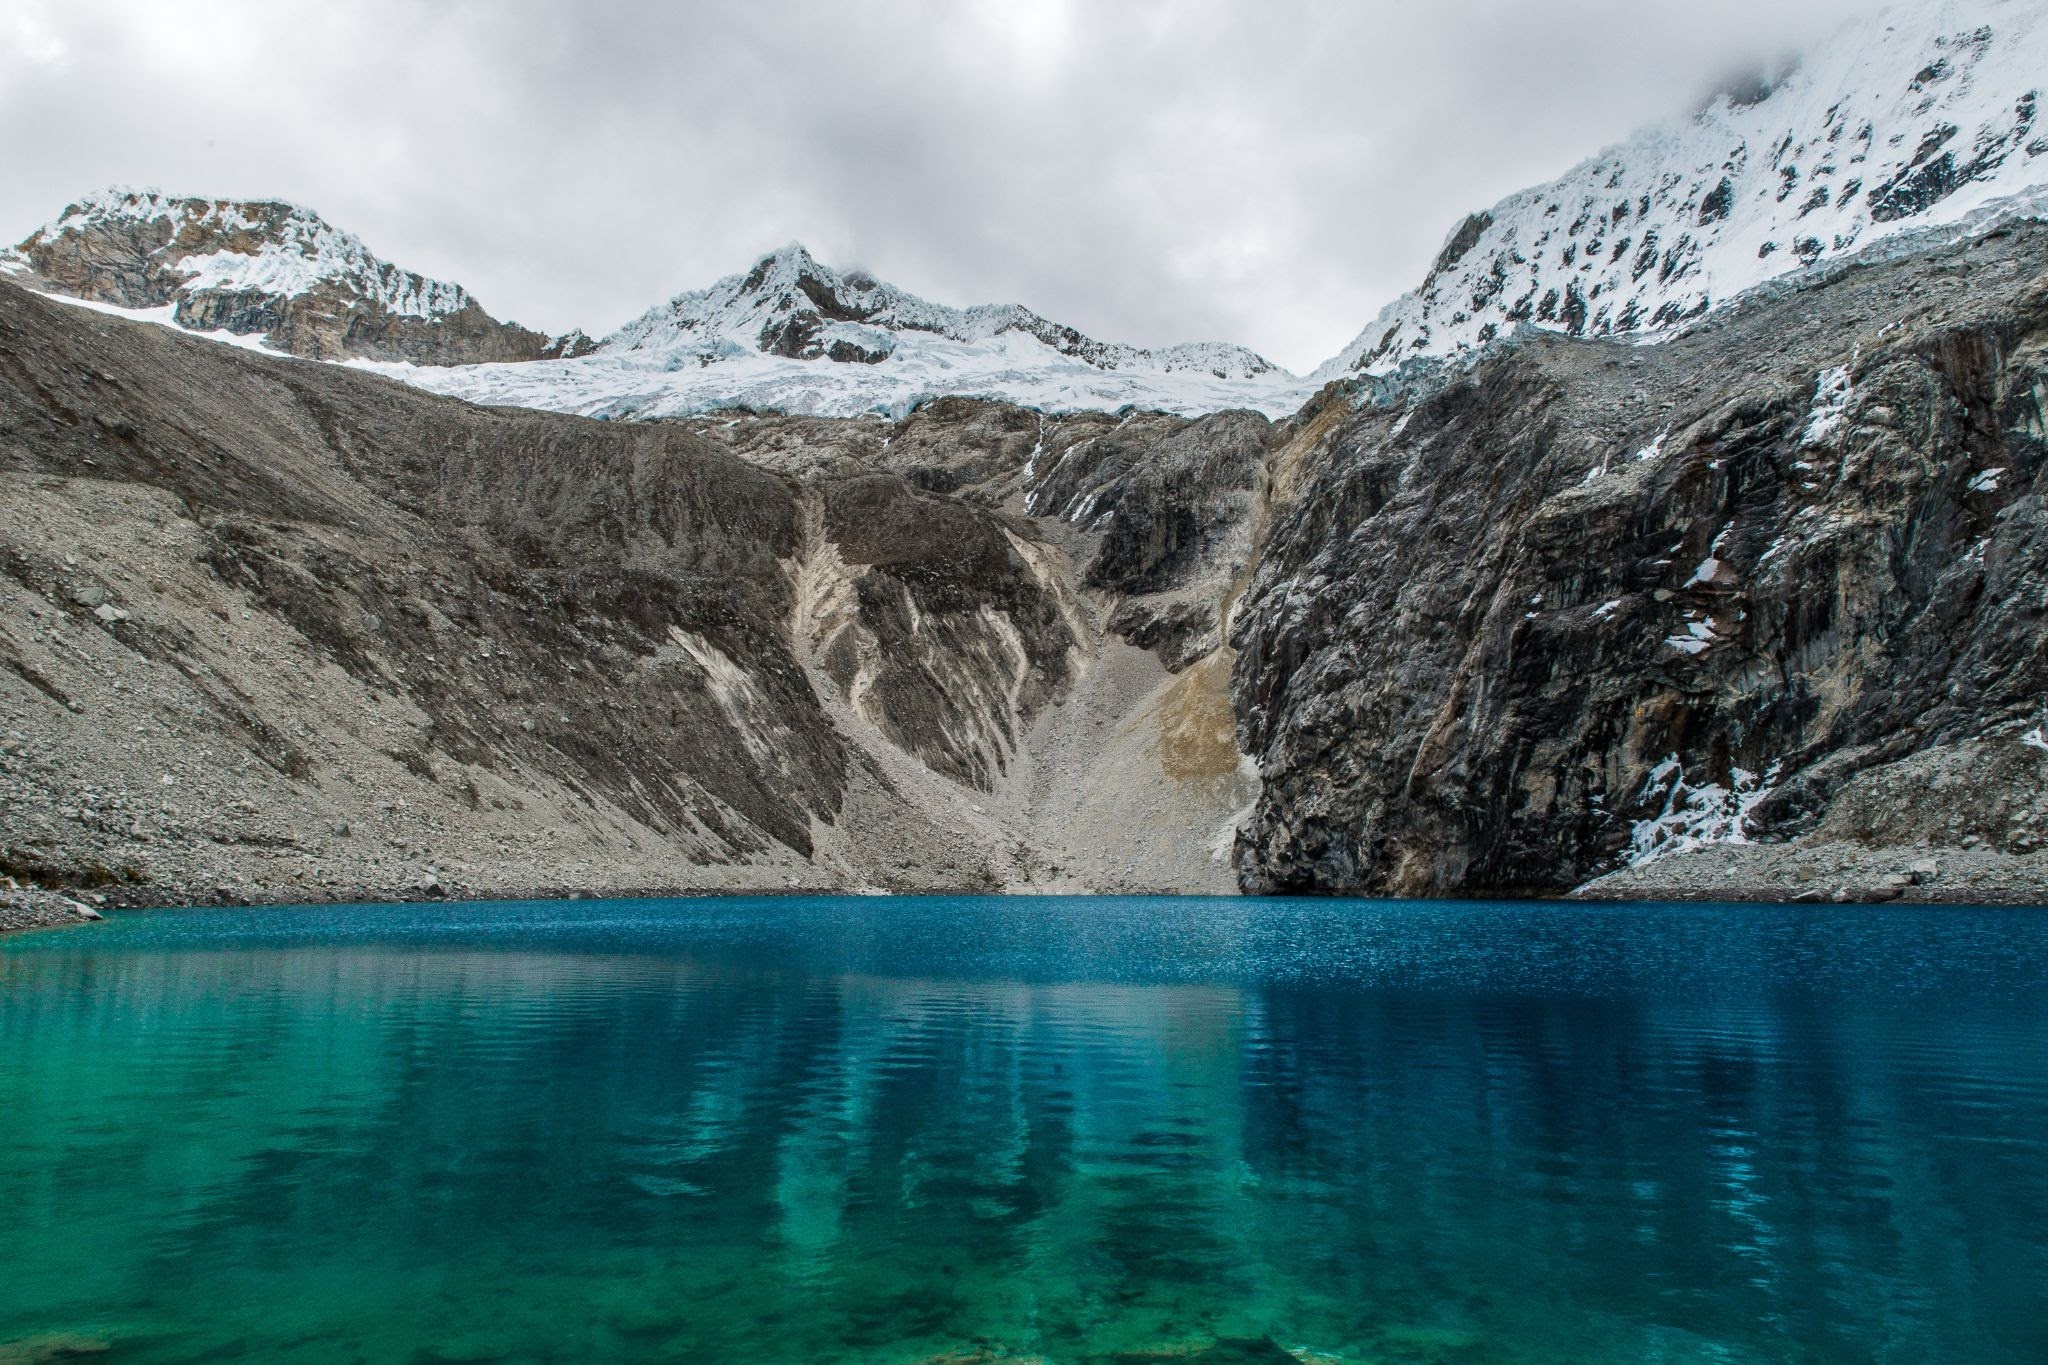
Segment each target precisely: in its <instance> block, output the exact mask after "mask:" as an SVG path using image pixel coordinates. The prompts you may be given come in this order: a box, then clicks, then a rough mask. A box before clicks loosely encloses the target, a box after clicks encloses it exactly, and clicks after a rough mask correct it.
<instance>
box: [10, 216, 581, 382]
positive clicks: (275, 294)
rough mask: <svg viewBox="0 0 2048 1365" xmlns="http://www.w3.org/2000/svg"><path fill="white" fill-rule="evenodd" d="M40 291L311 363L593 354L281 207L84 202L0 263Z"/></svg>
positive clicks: (576, 338) (577, 339)
mask: <svg viewBox="0 0 2048 1365" xmlns="http://www.w3.org/2000/svg"><path fill="white" fill-rule="evenodd" d="M0 269H4V270H5V272H6V273H7V274H9V275H12V276H16V277H18V278H20V279H22V280H23V282H25V283H27V284H29V285H30V286H31V287H33V288H38V289H43V290H45V291H46V292H49V293H54V294H60V295H67V296H70V297H73V298H78V299H82V300H85V301H88V302H91V303H96V304H101V305H107V306H113V307H117V308H123V309H128V310H140V311H144V312H147V311H150V310H156V309H165V308H167V309H169V310H171V318H172V320H173V321H174V322H175V323H176V324H177V325H178V326H181V327H184V328H185V329H187V330H190V331H198V332H207V333H214V332H222V333H228V334H232V335H236V336H242V337H251V336H260V337H262V338H263V340H264V344H265V345H267V346H269V347H270V348H272V349H275V350H280V351H285V352H288V353H291V354H294V355H302V356H307V357H310V358H312V359H316V360H338V359H345V358H369V359H376V360H391V361H399V360H404V361H416V362H420V363H425V364H433V365H445V364H455V363H462V362H466V361H493V360H504V361H509V360H530V359H535V358H538V357H542V356H561V355H576V354H580V353H582V352H583V351H585V350H588V349H589V346H590V342H589V339H588V338H585V337H583V336H581V334H572V335H571V336H568V337H555V338H550V337H546V336H543V335H541V334H540V333H538V332H533V331H529V330H527V329H526V328H524V327H520V326H518V325H517V324H514V323H507V322H499V321H498V320H497V319H495V318H493V317H491V316H490V315H489V314H488V313H486V312H484V310H483V308H482V307H481V306H480V305H479V304H478V303H477V301H476V300H475V299H474V298H472V297H471V296H470V293H469V291H468V290H466V289H464V288H463V287H462V286H461V285H458V284H450V283H449V282H447V281H445V280H436V279H431V278H429V277H427V276H424V275H421V274H418V273H417V272H415V271H411V270H403V269H400V268H399V267H398V266H395V265H392V264H391V263H390V262H388V261H384V260H381V259H379V258H378V257H377V256H376V254H375V253H373V252H372V251H371V250H370V249H369V248H368V247H367V246H365V245H364V244H363V241H362V239H361V238H359V237H357V236H356V235H355V234H354V233H352V232H344V231H342V230H341V229H339V228H337V227H335V226H333V225H332V224H330V223H329V222H327V221H326V220H325V219H324V218H322V217H321V216H320V215H319V214H317V213H315V212H313V211H312V210H311V209H308V208H304V207H302V206H300V205H298V204H292V203H287V202H286V201H284V200H280V199H204V198H195V197H183V198H179V197H173V196H170V195H166V194H164V193H162V192H161V191H158V190H132V189H120V188H116V189H109V190H102V191H100V192H99V193H97V194H92V195H87V196H86V197H85V198H83V199H81V200H79V201H78V202H77V203H75V204H72V205H70V206H68V207H67V208H66V209H65V210H64V212H63V213H62V214H60V215H58V216H57V217H56V218H55V219H53V220H51V221H50V222H49V223H47V224H45V225H44V226H43V227H41V228H38V229H37V230H36V231H35V232H32V233H30V234H29V235H28V237H26V238H25V239H23V241H22V242H21V244H20V245H18V246H16V247H13V248H10V249H9V250H7V251H6V252H4V253H0Z"/></svg>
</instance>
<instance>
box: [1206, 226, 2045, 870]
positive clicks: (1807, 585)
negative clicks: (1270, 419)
mask: <svg viewBox="0 0 2048 1365" xmlns="http://www.w3.org/2000/svg"><path fill="white" fill-rule="evenodd" d="M2044 266H2048V229H2044V228H2043V227H2042V226H2041V225H2039V224H2026V225H2024V226H2020V227H2015V228H2013V229H2011V230H2008V231H2003V232H2000V233H1997V234H1994V235H1993V236H1992V237H1990V238H1988V239H1985V240H1983V241H1980V242H1977V243H1974V244H1972V245H1969V246H1964V247H1951V248H1946V249H1942V250H1937V251H1931V252H1927V253H1924V254H1921V255H1917V256H1912V257H1907V258H1904V259H1898V260H1891V261H1873V262H1870V263H1867V264H1862V265H1858V266H1854V267H1851V268H1846V269H1842V270H1839V271H1837V272H1835V273H1834V275H1833V276H1832V277H1831V278H1828V279H1825V280H1821V281H1817V282H1815V283H1813V284H1812V285H1811V286H1810V287H1808V288H1805V289H1802V290H1799V291H1797V292H1783V291H1780V292H1771V291H1766V292H1764V293H1762V294H1759V295H1757V296H1755V297H1753V298H1751V299H1749V300H1747V301H1745V302H1743V303H1742V304H1741V305H1740V306H1737V307H1734V308H1731V309H1729V310H1726V311H1725V312H1724V313H1722V314H1720V315H1717V317H1716V318H1714V319H1713V320H1711V321H1710V322H1709V323H1708V324H1706V325H1704V326H1702V327H1700V328H1698V329H1696V330H1695V331H1694V332H1692V333H1690V334H1688V335H1687V336H1685V337H1683V338H1681V339H1678V340H1674V341H1671V342H1668V343H1665V344H1663V345H1659V346H1654V347H1627V346H1621V345H1617V344H1612V343H1604V342H1595V341H1590V340H1574V339H1571V338H1568V337H1562V336H1556V335H1550V334H1542V333H1524V334H1521V335H1519V336H1518V337H1517V338H1516V339H1515V341H1514V342H1513V343H1512V344H1504V345H1498V346H1496V347H1494V348H1493V349H1492V350H1490V351H1488V352H1487V353H1485V354H1484V355H1483V356H1482V357H1481V358H1480V359H1479V360H1478V361H1477V363H1476V364H1474V365H1473V366H1472V367H1471V368H1470V369H1469V370H1464V371H1451V370H1446V371H1443V372H1441V373H1440V374H1438V375H1437V376H1436V377H1435V378H1434V380H1433V381H1432V382H1430V383H1428V384H1423V385H1420V386H1411V387H1410V388H1409V389H1408V391H1407V396H1406V397H1405V398H1404V397H1402V396H1401V393H1400V391H1399V390H1398V389H1386V388H1381V389H1377V390H1367V389H1365V388H1358V389H1355V390H1347V389H1346V388H1344V387H1341V386H1339V387H1333V388H1332V389H1330V390H1328V391H1326V392H1325V394H1324V395H1323V396H1322V397H1321V398H1320V399H1319V400H1318V402H1317V403H1315V404H1312V405H1311V406H1310V407H1309V408H1308V409H1307V410H1305V411H1304V412H1303V413H1302V414H1301V415H1300V416H1299V417H1298V418H1296V419H1294V420H1293V421H1292V422H1291V423H1288V424H1286V425H1285V426H1284V427H1283V428H1282V429H1281V430H1279V431H1278V432H1276V433H1275V437H1274V442H1275V447H1276V455H1275V457H1274V459H1273V461H1272V462H1271V463H1270V464H1269V466H1268V467H1267V469H1266V470H1265V472H1264V475H1263V477H1264V480H1265V494H1266V496H1267V498H1268V499H1269V501H1270V525H1271V531H1270V536H1269V538H1268V539H1267V541H1266V543H1265V545H1264V552H1263V557H1262V559H1261V561H1260V563H1259V565H1258V569H1257V572H1256V574H1255V576H1254V579H1253V582H1252V585H1251V587H1250V589H1249V590H1248V592H1247V593H1246V594H1245V597H1244V599H1243V602H1242V605H1241V607H1240V610H1239V612H1238V614H1237V616H1236V619H1235V625H1234V629H1233V633H1232V638H1233V640H1234V642H1235V644H1236V645H1237V648H1238V650H1239V651H1240V653H1239V659H1238V664H1237V671H1236V675H1235V679H1234V695H1235V698H1236V710H1237V715H1238V717H1239V722H1240V725H1241V727H1242V733H1243V735H1244V738H1245V740H1246V742H1247V748H1248V750H1249V751H1250V752H1251V753H1252V754H1253V755H1254V756H1255V757H1256V758H1257V759H1258V761H1259V763H1260V765H1261V769H1262V771H1263V774H1264V786H1263V791H1262V793H1261V797H1260V800H1259V804H1258V806H1257V808H1256V811H1255V812H1254V814H1253V817H1252V819H1251V820H1250V821H1249V823H1248V825H1247V827H1246V829H1245V831H1244V833H1243V835H1242V837H1241V839H1240V841H1239V843H1238V859H1239V865H1240V869H1241V872H1242V874H1243V877H1244V880H1245V882H1246V885H1247V886H1248V887H1251V888H1255V889H1259V890H1300V891H1341V892H1394V893H1402V894H1438V895H1441V894H1452V893H1465V892H1559V891H1564V890H1567V889H1569V888H1571V887H1573V886H1576V885H1578V884H1579V883H1581V882H1584V881H1586V880H1587V879H1589V878H1593V877H1595V876H1598V875H1600V874H1603V873H1607V872H1610V871H1611V870H1614V869H1616V868H1626V867H1628V866H1630V865H1632V864H1646V863H1649V862H1650V861H1651V860H1652V859H1653V858H1655V857H1656V856H1657V855H1660V854H1669V855H1674V856H1677V855H1684V854H1686V853H1687V852H1688V851H1695V850H1706V852H1705V853H1703V854H1702V855H1701V856H1711V854H1712V850H1713V849H1715V848H1726V847H1729V846H1731V845H1737V844H1740V843H1742V842H1743V841H1750V842H1756V841H1783V840H1790V839H1800V838H1823V839H1830V840H1840V839H1845V838H1860V839H1863V840H1866V841H1868V842H1871V843H1892V842H1894V841H1904V842H1906V843H1907V844H1908V845H1909V846H1910V844H1911V843H1913V842H1917V843H1919V844H1920V846H1921V847H1923V848H1925V847H1929V846H1940V845H1956V844H1960V843H1961V842H1962V841H1964V840H1969V841H1970V842H1971V843H1972V844H1973V845H1975V844H1978V843H1986V844H1997V845H1999V846H2001V847H2003V848H2005V849H2007V850H2008V851H2010V852H2015V853H2026V852H2028V851H2029V850H2030V849H2031V847H2032V844H2031V842H2030V841H2032V840H2033V839H2034V838H2035V837H2036V836H2035V835H2034V834H2033V832H2032V828H2033V825H2034V823H2035V821H2036V817H2035V816H2034V815H2033V814H2032V811H2033V806H2034V800H2033V796H2032V789H2033V788H2034V787H2036V786H2037V785H2038V777H2037V774H2036V773H2035V771H2034V769H2035V767H2036V766H2037V765H2033V764H2030V763H2019V762H2017V761H2011V762H2009V761H2006V760H2005V759H2004V758H1999V759H1998V761H1995V762H1994V761H1989V759H1988V758H1987V761H1985V762H1984V763H1983V764H1982V765H1981V767H1980V769H1979V785H1980V787H1981V788H1982V789H1984V791H1986V792H1988V791H1989V789H1991V788H1994V787H1995V788H1999V789H2000V790H1999V792H1998V794H1997V795H1995V796H1991V795H1984V794H1983V793H1982V792H1980V795H1979V798H1978V799H1976V800H1974V801H1972V802H1962V801H1958V800H1956V799H1954V794H1953V793H1951V792H1946V791H1941V792H1935V793H1932V794H1930V792H1929V790H1928V789H1927V787H1926V784H1925V783H1921V782H1916V781H1912V780H1907V779H1906V775H1907V774H1909V773H1911V772H1914V771H1917V769H1916V768H1915V767H1914V765H1915V764H1922V765H1924V764H1925V763H1926V762H1927V761H1928V760H1927V758H1926V756H1927V755H1929V754H1932V753H1936V752H1938V751H1952V750H1954V749H1955V746H1959V745H1964V746H1967V745H1979V744H1982V745H1989V746H1990V752H1995V753H1996V754H2005V753H2008V752H2014V753H2016V752H2018V750H2019V748H2020V747H2022V745H2023V739H2024V741H2025V743H2032V742H2034V741H2035V740H2038V733H2039V732H2038V729H2036V728H2034V727H2038V725H2039V724H2040V720H2041V708H2042V704H2043V703H2042V698H2043V696H2044V693H2048V650H2044V646H2048V631H2044V627H2048V510H2044V508H2048V504H2044V502H2043V499H2042V496H2041V485H2040V482H2039V480H2040V477H2041V474H2042V469H2043V453H2044V452H2043V439H2044V435H2048V427H2044V415H2043V407H2042V397H2041V396H2042V394H2044V393H2048V290H2044V288H2043V286H2042V285H2041V283H2040V281H2041V280H2042V278H2043V274H2044ZM2029 735H2031V736H2032V738H2025V737H2027V736H2029ZM2001 746H2003V747H2001ZM1901 765H1904V766H1901ZM1892 772H1897V773H1898V774H1900V778H1899V779H1898V780H1894V779H1892V778H1889V777H1887V776H1886V774H1888V773H1892ZM2007 788H2010V790H2005V789H2007ZM1872 792H1883V793H1885V795H1884V797H1883V798H1882V799H1881V800H1880V801H1879V802H1877V803H1876V804H1877V805H1882V806H1884V807H1885V808H1886V809H1887V810H1888V811H1890V812H1891V814H1889V815H1887V816H1885V817H1884V818H1878V817H1877V815H1876V814H1875V813H1874V811H1875V807H1874V806H1873V803H1872V799H1871V796H1870V795H1869V794H1870V793H1872ZM1857 803H1860V804H1857ZM1851 805H1854V806H1855V808H1856V809H1857V810H1859V811H1862V812H1863V814H1861V815H1857V816H1853V817H1852V816H1851V814H1850V806H1851ZM2015 811H2018V812H2023V813H2026V815H2027V819H2026V820H2025V821H2024V822H2021V823H2015V822H2014V821H2013V819H2012V817H2013V814H2014V812H2015ZM1915 812H1917V813H1915ZM1636 889H1637V890H1638V891H1643V890H1647V889H1651V888H1650V887H1647V886H1645V884H1644V883H1643V882H1642V881H1641V880H1638V882H1637V883H1636Z"/></svg>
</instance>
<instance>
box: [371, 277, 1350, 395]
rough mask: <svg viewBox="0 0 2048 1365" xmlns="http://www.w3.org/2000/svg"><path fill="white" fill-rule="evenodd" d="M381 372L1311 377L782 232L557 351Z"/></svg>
mask: <svg viewBox="0 0 2048 1365" xmlns="http://www.w3.org/2000/svg"><path fill="white" fill-rule="evenodd" d="M386 373H389V374H391V375H392V376H394V377H396V378H400V379H404V380H406V381H407V382H409V383H414V384H417V385H419V386H420V387H423V388H428V389H432V390H433V391H435V392H437V393H445V394H451V395H454V396H456V397H461V398H467V399H471V400H473V401H476V402H481V403H493V404H504V405H516V406H520V407H532V408H545V409H552V410H555V411H563V412H575V413H581V414H584V415H588V416H600V417H611V418H619V417H673V416H679V415H685V414H689V413H697V412H706V411H719V410H726V409H753V410H760V411H771V410H772V411H780V412H793V413H805V414H812V415H818V416H842V417H844V416H853V415H856V414H859V413H870V412H879V413H885V414H893V415H898V416H900V415H901V414H903V413H905V412H908V411H910V410H912V409H913V408H915V407H917V406H918V405H919V404H921V403H925V402H929V401H931V400H932V399H934V398H939V397H947V396H952V397H975V398H989V399H999V400H1004V401H1009V402H1015V403H1021V404H1024V405H1026V406H1030V407H1034V408H1038V409H1040V410H1041V411H1047V412H1073V411H1088V410H1102V411H1114V410H1116V409H1118V408H1122V407H1127V406H1134V407H1138V408H1141V409H1148V410H1157V411H1165V412H1176V413H1199V412H1215V411H1219V410H1223V409H1229V408H1253V409H1258V410H1261V411H1265V412H1267V413H1269V414H1271V415H1276V416H1277V415H1280V414H1283V413H1286V412H1291V411H1293V410H1294V409H1295V408H1296V407H1298V406H1300V404H1301V402H1302V400H1303V399H1304V398H1306V397H1307V395H1308V393H1309V391H1310V386H1308V385H1306V384H1305V383H1304V382H1303V381H1302V380H1300V379H1298V378H1297V377H1296V376H1294V375H1292V374H1289V373H1287V372H1286V371H1284V370H1282V369H1279V368H1278V367H1277V366H1275V365H1273V364H1272V363H1271V362H1269V361H1267V360H1265V359H1264V358H1263V357H1261V356H1258V355H1256V354H1254V353H1253V352H1251V351H1248V350H1246V349H1245V348H1244V347H1242V346H1230V345H1223V344H1193V345H1182V346H1170V347H1164V348H1161V349H1158V350H1144V349H1141V348H1139V347H1136V346H1126V345H1120V344H1116V343H1112V342H1102V341H1097V340H1095V339H1093V338H1092V337H1088V336H1085V335H1083V334H1082V333H1081V332H1079V331H1077V330H1075V329H1074V328H1072V327H1069V326H1066V325H1064V324H1062V323H1057V322H1052V321H1050V320H1048V319H1046V318H1044V317H1041V316H1039V315H1038V314H1037V313H1034V312H1032V311H1030V310H1029V309H1027V308H1022V307H1019V306H1017V305H1014V304H1006V305H983V306H979V307H973V308H952V307H947V306H946V305H943V304H937V303H931V302H928V301H927V300H925V299H921V298H919V297H917V296H916V295H914V294H909V293H906V292H904V291H903V290H901V289H898V288H896V287H895V286H893V285H890V284H886V283H883V282H881V281H879V280H876V279H875V278H874V277H873V276H870V275H867V274H865V273H862V272H859V271H847V272H841V271H837V270H834V269H832V268H830V267H828V266H825V265H822V264H820V263H819V262H818V261H817V260H815V259H813V257H812V256H811V254H810V253H809V252H808V251H806V250H805V249H804V248H803V247H802V246H800V245H797V244H794V243H792V244H791V245H789V246H786V247H783V248H782V249H781V250H779V251H776V252H773V253H771V254H769V255H766V256H763V257H762V258H761V259H760V260H758V261H757V262H755V263H754V265H753V267H752V268H751V269H749V270H746V271H744V272H742V273H740V274H735V275H728V276H727V277H725V278H724V279H722V280H719V281H718V282H717V283H716V284H714V285H712V286H711V287H710V288H708V289H701V290H695V291H692V292H689V293H685V294H679V295H677V296H676V297H675V298H673V299H671V300H670V301H669V302H667V303H665V304H663V305H661V306H660V307H657V308H654V309H650V310H649V311H648V312H647V313H645V314H643V315H642V316H641V317H639V318H637V319H635V320H634V321H633V322H630V323H628V324H627V325H626V326H624V327H622V328H620V329H619V330H618V331H617V332H615V333H613V334H612V335H611V336H609V337H606V338H605V339H604V341H603V342H602V343H600V344H599V345H598V346H597V347H596V348H595V350H594V351H593V353H591V354H589V355H586V356H582V357H580V358H577V359H574V360H570V361H565V362H563V363H560V364H543V365H532V366H517V367H514V366H504V365H494V366H483V367H477V368H473V369H465V370H459V371H446V372H434V373H423V372H419V371H417V370H414V369H408V368H403V367H391V368H389V369H387V370H386Z"/></svg>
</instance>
